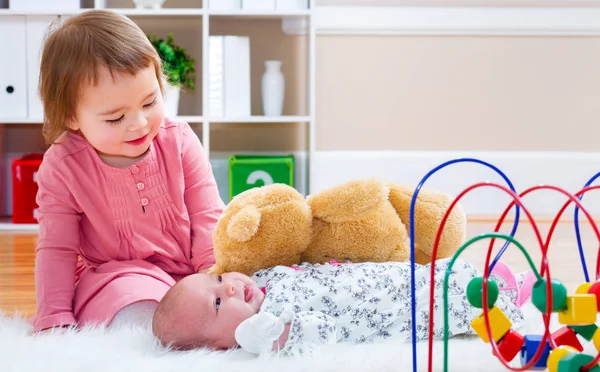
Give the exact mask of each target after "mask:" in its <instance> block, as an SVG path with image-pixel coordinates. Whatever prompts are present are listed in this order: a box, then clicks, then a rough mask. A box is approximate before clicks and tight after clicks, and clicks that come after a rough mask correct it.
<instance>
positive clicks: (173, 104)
mask: <svg viewBox="0 0 600 372" xmlns="http://www.w3.org/2000/svg"><path fill="white" fill-rule="evenodd" d="M180 92H181V91H180V90H179V87H175V86H172V85H168V86H166V87H165V116H166V117H168V118H171V119H174V118H175V117H176V116H177V115H178V114H179V95H180Z"/></svg>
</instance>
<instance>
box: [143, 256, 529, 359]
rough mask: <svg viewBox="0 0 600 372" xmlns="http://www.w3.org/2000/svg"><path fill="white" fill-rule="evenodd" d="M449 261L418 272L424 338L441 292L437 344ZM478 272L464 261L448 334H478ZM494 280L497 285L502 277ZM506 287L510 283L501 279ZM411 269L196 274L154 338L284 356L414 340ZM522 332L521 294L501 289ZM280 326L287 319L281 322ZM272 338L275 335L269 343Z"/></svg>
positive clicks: (401, 265) (454, 287)
mask: <svg viewBox="0 0 600 372" xmlns="http://www.w3.org/2000/svg"><path fill="white" fill-rule="evenodd" d="M449 262H450V259H443V260H438V261H436V267H435V279H434V280H435V282H434V283H431V282H430V268H431V265H416V270H415V278H416V285H415V290H416V297H417V304H416V309H415V311H416V314H417V319H416V320H417V339H418V340H424V339H426V338H427V335H428V321H429V291H430V288H431V286H432V285H433V286H434V288H435V289H434V294H435V297H434V299H435V300H434V301H435V309H436V310H435V319H434V330H433V332H434V336H435V337H436V338H440V337H442V336H443V329H444V328H443V324H444V315H443V303H444V302H443V286H442V283H443V280H444V276H445V273H446V270H447V268H448V265H449ZM481 275H482V273H480V272H478V270H476V269H475V268H474V267H473V266H472V265H471V264H469V263H468V262H465V261H463V260H460V259H458V260H456V262H455V263H454V265H453V268H452V272H451V274H450V276H449V282H448V314H449V335H450V336H451V337H452V336H456V335H459V334H474V332H473V330H472V329H471V326H470V323H471V321H472V320H473V319H474V318H475V317H477V316H478V315H479V314H480V313H481V311H482V310H481V309H478V308H475V307H473V306H472V305H471V304H470V303H469V302H468V301H467V298H466V288H467V286H468V284H469V282H470V281H471V279H472V278H474V277H477V276H481ZM494 279H495V278H494ZM498 281H502V279H501V278H499V280H498ZM410 283H411V279H410V263H408V262H384V263H371V262H367V263H356V264H351V263H350V264H342V265H340V264H323V265H321V264H307V263H304V264H302V265H297V266H293V267H285V266H277V267H274V268H271V269H266V270H260V271H258V272H257V273H255V274H254V275H253V276H252V278H249V277H247V276H245V275H243V274H240V273H226V274H223V275H212V274H208V273H203V274H197V275H191V276H188V277H187V278H185V279H183V280H181V281H180V282H179V283H177V284H176V285H175V286H174V287H173V288H172V289H171V290H170V291H169V292H168V293H167V294H166V295H165V297H164V298H163V299H162V301H161V303H160V304H159V306H158V308H157V310H156V312H155V314H154V319H153V323H152V327H153V333H154V335H155V336H156V337H157V338H158V340H159V341H160V342H161V343H162V344H163V345H165V346H169V347H172V348H175V349H191V348H197V347H208V348H212V349H230V348H233V347H236V346H241V347H242V348H244V349H245V350H247V351H250V352H252V353H257V354H258V353H261V352H263V351H267V352H270V351H272V350H273V349H280V352H281V353H282V354H283V355H290V354H295V353H305V352H307V351H310V348H311V347H313V346H318V345H323V344H333V343H337V342H348V343H355V344H360V343H371V342H378V341H382V340H387V339H397V340H403V341H406V340H410V335H411V294H410ZM496 306H498V307H499V308H500V309H501V310H502V311H503V312H504V313H505V314H506V316H508V318H509V319H510V320H511V322H513V324H515V325H516V323H519V322H520V321H522V320H523V312H522V311H521V309H520V307H519V306H518V305H517V304H516V303H515V299H514V298H513V295H512V294H510V293H509V292H508V291H501V292H500V295H499V298H498V299H497V301H496ZM276 318H279V319H280V320H282V321H281V322H280V323H279V324H278V322H277V321H274V320H277V319H276ZM267 336H271V338H268V337H267Z"/></svg>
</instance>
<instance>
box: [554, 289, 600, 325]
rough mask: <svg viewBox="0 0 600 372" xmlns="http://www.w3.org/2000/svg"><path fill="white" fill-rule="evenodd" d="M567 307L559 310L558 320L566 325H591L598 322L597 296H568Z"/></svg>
mask: <svg viewBox="0 0 600 372" xmlns="http://www.w3.org/2000/svg"><path fill="white" fill-rule="evenodd" d="M566 303H567V308H566V309H564V310H562V311H559V312H558V322H559V323H561V324H566V325H589V324H594V323H595V322H596V314H597V313H598V308H597V305H596V296H594V295H591V294H576V295H572V296H567V301H566Z"/></svg>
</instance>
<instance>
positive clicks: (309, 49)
mask: <svg viewBox="0 0 600 372" xmlns="http://www.w3.org/2000/svg"><path fill="white" fill-rule="evenodd" d="M9 1H16V0H0V23H2V21H3V20H6V19H9V18H8V17H10V18H11V19H13V20H14V19H17V17H23V18H24V19H27V18H36V17H37V18H40V17H46V18H52V17H58V16H69V15H74V14H78V13H81V12H85V11H88V10H90V9H110V10H113V11H116V12H119V13H121V14H124V15H126V16H128V17H130V18H131V19H132V20H134V21H135V22H136V23H138V24H139V25H140V27H141V28H142V29H143V30H144V31H145V32H147V33H148V34H150V33H154V32H155V28H156V29H159V30H160V31H162V32H163V33H166V32H168V31H167V29H168V28H169V27H171V25H172V27H174V28H177V30H179V31H180V30H181V28H182V27H185V26H181V24H184V23H185V24H193V25H194V26H193V27H192V28H191V30H188V31H187V32H188V34H187V35H186V36H188V40H189V37H190V36H189V34H190V33H192V40H194V39H193V38H194V36H193V33H194V32H195V33H196V36H195V38H196V39H195V41H192V44H193V48H190V53H192V51H191V50H192V49H193V50H194V53H195V54H192V56H193V57H194V58H195V59H196V77H197V78H196V83H197V85H196V92H195V93H194V94H192V95H189V96H188V97H186V98H185V99H186V100H185V103H184V98H183V96H182V100H181V102H180V114H181V115H180V116H179V117H178V118H180V119H183V120H185V121H187V122H189V123H190V124H192V125H193V126H194V127H195V128H196V129H195V130H201V134H199V136H200V138H201V142H202V144H203V146H204V148H205V150H206V152H207V154H208V155H209V156H210V155H211V154H212V151H213V150H212V148H211V147H212V146H211V131H212V130H214V128H215V126H218V125H220V124H224V123H238V125H239V124H247V125H248V128H255V127H260V126H261V125H263V124H267V125H277V124H281V125H283V126H286V125H287V126H289V125H294V124H295V125H300V126H306V127H305V129H306V131H305V132H306V133H307V134H306V137H307V138H306V140H305V141H304V142H305V143H306V144H307V145H306V148H305V149H304V150H303V151H305V152H306V154H307V161H306V164H307V166H306V169H305V170H304V172H305V179H306V182H305V185H303V188H304V189H305V190H306V191H307V192H308V187H309V184H310V183H309V180H310V166H309V165H310V159H312V155H313V153H314V150H315V145H314V143H315V142H314V132H315V97H314V96H315V50H316V49H315V27H314V20H313V13H314V8H315V5H314V3H315V1H314V0H309V5H308V6H309V8H308V9H299V10H294V11H287V10H286V11H280V10H273V11H258V12H257V11H249V10H244V9H239V10H232V11H220V10H219V11H217V10H211V9H208V8H207V7H208V4H207V3H208V1H207V0H204V1H202V0H167V1H166V2H165V4H164V5H163V6H164V7H163V8H162V9H136V8H135V5H134V3H133V1H132V0H82V1H81V6H82V9H78V10H74V11H67V12H60V11H46V10H40V11H35V10H33V11H27V12H25V11H14V10H11V9H9V7H8V4H9ZM17 1H18V0H17ZM273 21H275V22H280V25H281V32H282V33H283V34H284V35H286V36H289V37H290V38H291V39H293V40H295V41H297V40H298V39H297V38H302V39H303V40H305V41H306V44H305V45H306V47H305V48H303V50H305V51H306V54H307V55H302V56H294V57H293V58H295V60H294V61H295V63H296V62H297V60H302V63H297V65H300V66H301V68H302V69H303V74H302V75H303V76H305V77H306V78H305V79H304V80H305V81H304V82H302V83H303V84H304V85H303V86H299V87H293V86H292V89H296V90H298V91H301V92H303V93H302V96H303V97H302V99H301V101H302V102H303V104H299V105H297V106H304V107H303V108H302V109H297V110H296V109H294V110H288V111H294V112H289V113H288V112H285V109H284V115H283V116H279V117H268V116H263V115H262V112H260V113H259V112H258V111H259V110H258V109H257V105H256V104H255V102H253V111H252V115H251V116H248V117H224V118H222V117H212V116H211V114H210V112H208V108H209V94H208V93H209V79H208V76H209V63H208V55H209V51H208V47H209V42H208V40H209V36H210V35H213V34H214V33H213V32H214V31H213V26H214V25H220V26H221V33H217V34H224V33H222V32H223V31H222V29H223V28H224V27H225V28H227V27H233V28H235V34H237V35H244V32H243V30H242V31H240V30H239V29H237V26H236V23H241V24H248V22H273ZM259 24H260V23H259ZM270 24H271V26H272V23H270ZM157 33H159V32H157ZM180 40H181V39H178V37H177V36H176V37H175V43H178V44H179V41H180ZM198 41H200V42H198ZM0 44H1V40H0ZM184 47H185V46H184ZM273 48H278V46H277V45H274V46H273ZM3 50H4V51H6V49H3ZM8 53H10V51H8ZM251 53H252V43H251ZM29 54H31V52H30V53H29ZM267 54H269V56H270V55H277V54H278V53H275V52H274V53H267ZM27 58H33V56H31V55H27ZM269 58H273V57H269ZM253 63H255V62H253ZM261 67H262V66H261ZM296 68H298V67H297V66H296ZM254 73H255V74H256V70H255V71H254ZM28 74H29V75H31V71H28ZM35 78H36V77H33V78H32V77H31V76H28V79H29V80H31V79H35ZM292 80H293V79H288V76H287V75H286V100H287V99H288V93H289V92H290V90H289V89H290V88H288V85H290V84H292ZM294 81H295V80H294ZM200 82H201V84H200ZM1 83H2V82H1V81H0V84H1ZM256 84H260V81H256V79H255V80H254V81H253V85H256ZM29 87H30V88H29V89H31V82H29ZM5 88H6V87H4V86H0V89H1V90H4V89H5ZM294 93H295V92H294ZM0 99H2V97H1V96H0ZM252 100H253V101H254V100H258V101H259V102H260V94H258V96H257V91H256V89H255V88H253V94H252ZM28 101H29V102H28V104H29V105H31V96H29V99H28ZM183 105H187V109H184V110H182V106H183ZM1 108H2V104H1V102H0V141H4V138H2V130H3V129H5V130H4V132H6V131H9V130H10V129H11V126H13V125H16V126H20V127H23V126H26V127H28V128H29V126H39V129H40V133H41V122H42V119H41V115H39V114H38V115H33V116H30V115H26V116H22V115H14V114H11V112H6V110H2V109H1ZM30 111H31V110H30ZM260 111H262V110H260ZM255 112H256V114H255ZM245 128H246V127H245ZM233 130H235V129H233ZM24 140H25V139H24ZM2 151H3V150H2V146H1V145H0V162H3V161H4V159H3V154H2ZM240 152H245V150H244V149H240ZM290 152H293V150H292V151H290ZM3 177H4V174H2V175H0V180H1V179H2V178H3ZM0 186H1V185H0ZM1 190H3V188H2V187H0V191H1ZM4 192H6V190H4ZM0 197H2V198H4V199H6V195H0ZM1 205H2V203H0V206H1ZM0 212H1V211H0ZM1 215H2V213H0V216H1ZM36 229H37V225H35V224H33V225H31V224H12V223H11V222H10V219H7V218H4V219H2V217H0V231H3V230H12V231H23V230H36Z"/></svg>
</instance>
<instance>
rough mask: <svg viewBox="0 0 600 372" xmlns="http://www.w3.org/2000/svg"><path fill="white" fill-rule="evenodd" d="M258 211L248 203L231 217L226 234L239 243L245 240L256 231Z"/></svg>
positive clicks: (258, 220) (258, 223) (258, 219)
mask: <svg viewBox="0 0 600 372" xmlns="http://www.w3.org/2000/svg"><path fill="white" fill-rule="evenodd" d="M259 226H260V211H259V210H258V209H257V208H256V206H255V205H253V204H249V205H246V206H245V207H244V208H242V209H240V210H239V211H238V212H237V213H236V214H234V215H233V216H232V217H231V220H229V224H228V225H227V235H228V236H229V237H230V238H231V239H234V240H236V241H238V242H240V243H243V242H247V241H248V240H250V239H251V238H252V237H253V236H254V235H256V233H257V232H258V227H259Z"/></svg>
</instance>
